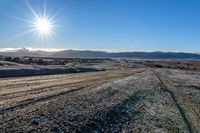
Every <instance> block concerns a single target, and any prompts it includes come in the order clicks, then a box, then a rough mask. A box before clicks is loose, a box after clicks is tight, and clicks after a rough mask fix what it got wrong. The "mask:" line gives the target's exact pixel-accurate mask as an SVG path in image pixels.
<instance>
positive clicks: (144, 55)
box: [0, 50, 200, 59]
mask: <svg viewBox="0 0 200 133" xmlns="http://www.w3.org/2000/svg"><path fill="white" fill-rule="evenodd" d="M0 55H3V56H13V57H23V56H29V57H59V58H65V57H69V58H78V57H83V58H137V59H172V58H174V59H200V54H195V53H183V52H160V51H158V52H115V53H114V52H104V51H90V50H63V51H57V52H46V51H30V50H15V51H6V52H0Z"/></svg>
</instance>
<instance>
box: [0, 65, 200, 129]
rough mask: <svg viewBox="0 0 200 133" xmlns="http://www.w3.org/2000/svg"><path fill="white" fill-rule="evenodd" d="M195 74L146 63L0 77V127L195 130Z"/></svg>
mask: <svg viewBox="0 0 200 133" xmlns="http://www.w3.org/2000/svg"><path fill="white" fill-rule="evenodd" d="M199 79H200V73H199V72H195V71H182V70H175V69H149V68H147V69H123V70H115V71H105V72H94V73H79V74H64V75H51V76H34V77H21V78H3V79H1V80H0V132H189V133H190V132H198V131H199V130H200V127H199V123H200V122H199V120H200V118H199V114H200V104H199V103H200V89H199V87H200V80H199Z"/></svg>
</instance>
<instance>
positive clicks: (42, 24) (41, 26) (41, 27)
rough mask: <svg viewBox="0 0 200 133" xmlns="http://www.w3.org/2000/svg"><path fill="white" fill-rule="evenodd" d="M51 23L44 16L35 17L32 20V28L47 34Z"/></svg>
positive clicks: (49, 31) (51, 25)
mask: <svg viewBox="0 0 200 133" xmlns="http://www.w3.org/2000/svg"><path fill="white" fill-rule="evenodd" d="M52 28H53V23H52V22H51V21H50V20H48V19H47V18H45V17H37V19H35V22H34V29H35V30H36V31H37V32H39V34H40V35H48V34H50V33H51V32H52Z"/></svg>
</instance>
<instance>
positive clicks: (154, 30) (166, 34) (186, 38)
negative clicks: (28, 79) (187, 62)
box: [0, 0, 200, 52]
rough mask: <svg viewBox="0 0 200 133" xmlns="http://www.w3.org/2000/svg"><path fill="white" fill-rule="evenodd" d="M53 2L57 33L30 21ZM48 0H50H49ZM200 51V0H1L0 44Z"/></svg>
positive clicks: (34, 46)
mask: <svg viewBox="0 0 200 133" xmlns="http://www.w3.org/2000/svg"><path fill="white" fill-rule="evenodd" d="M27 3H29V5H31V7H32V8H33V9H34V10H35V11H36V12H37V14H41V13H42V12H43V8H44V5H46V6H47V11H46V12H47V14H48V16H49V17H51V16H53V15H55V14H57V15H56V17H55V18H54V21H55V22H54V24H55V25H56V26H55V27H54V28H53V32H54V35H53V37H52V38H51V37H47V39H44V38H42V37H41V38H37V37H36V36H37V34H36V33H34V32H32V33H29V34H24V35H20V34H22V33H24V32H26V31H28V30H30V24H29V23H27V22H24V21H21V20H19V19H17V17H18V18H24V19H26V20H30V21H32V20H33V18H34V16H33V14H32V13H31V11H30V9H29V8H28V6H27ZM45 3H46V4H45ZM8 47H10V48H19V47H32V48H46V49H51V48H56V49H69V48H72V49H95V50H107V51H112V50H115V51H138V50H139V51H189V52H199V51H200V1H199V0H28V1H27V0H0V48H8Z"/></svg>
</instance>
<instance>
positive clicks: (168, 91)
mask: <svg viewBox="0 0 200 133" xmlns="http://www.w3.org/2000/svg"><path fill="white" fill-rule="evenodd" d="M152 71H153V72H154V73H155V75H156V76H157V78H158V79H159V81H160V83H161V84H160V85H161V90H163V91H164V92H167V93H169V94H170V96H171V98H172V100H173V102H174V104H175V105H176V107H177V109H178V111H179V114H180V115H181V117H182V119H183V121H184V123H185V125H186V126H187V128H188V131H189V132H190V133H194V130H193V128H192V124H191V122H190V121H189V119H188V118H187V115H186V114H185V111H184V109H183V108H182V107H181V105H180V103H179V101H178V99H177V97H176V95H175V94H174V92H173V91H171V90H170V89H169V88H168V87H167V85H165V83H164V82H163V79H162V78H161V76H160V75H159V74H158V73H157V72H155V71H154V70H153V69H152Z"/></svg>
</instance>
